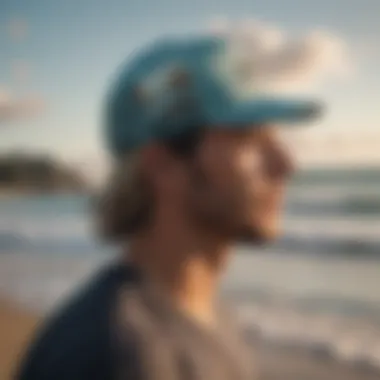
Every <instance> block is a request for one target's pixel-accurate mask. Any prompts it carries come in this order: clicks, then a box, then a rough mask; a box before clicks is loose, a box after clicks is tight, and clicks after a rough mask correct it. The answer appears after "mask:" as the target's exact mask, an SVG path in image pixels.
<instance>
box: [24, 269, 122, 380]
mask: <svg viewBox="0 0 380 380" xmlns="http://www.w3.org/2000/svg"><path fill="white" fill-rule="evenodd" d="M119 277H120V276H119V275H118V273H117V272H115V270H114V268H106V269H103V270H102V271H100V272H99V273H97V274H96V275H95V276H94V277H93V278H92V279H90V280H89V281H88V282H87V283H86V284H85V285H84V286H83V287H82V288H81V289H80V290H79V291H77V292H76V293H75V294H73V295H72V296H71V297H70V298H69V299H68V300H67V301H66V302H65V303H64V304H63V305H62V306H61V307H60V308H59V309H57V310H55V311H54V312H53V313H52V314H51V315H50V316H49V317H48V318H47V319H46V320H45V321H44V322H43V324H42V325H41V327H40V328H39V329H38V331H37V333H36V335H35V337H34V339H33V341H32V344H31V345H30V347H29V350H28V352H27V355H26V356H25V358H24V361H23V363H22V366H21V370H20V372H19V376H18V377H17V378H18V379H20V380H31V379H35V378H39V379H53V378H54V379H57V380H59V379H69V378H70V379H76V378H79V374H82V375H83V373H84V372H91V371H93V370H95V366H94V364H91V365H90V363H97V364H99V367H100V365H106V361H107V360H108V358H107V355H108V353H107V349H108V347H109V339H110V338H109V320H110V317H111V313H112V309H113V303H114V300H115V296H116V293H117V289H118V287H119V286H120V282H121V281H120V278H119ZM81 378H83V377H81ZM94 378H96V379H98V378H101V377H99V376H95V377H94Z"/></svg>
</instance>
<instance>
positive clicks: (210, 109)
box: [105, 37, 321, 157]
mask: <svg viewBox="0 0 380 380" xmlns="http://www.w3.org/2000/svg"><path fill="white" fill-rule="evenodd" d="M320 111H321V106H320V104H319V103H317V102H315V101H311V100H305V99H290V98H284V97H278V96H273V95H268V94H264V93H262V92H260V91H255V90H252V88H249V89H247V86H246V78H245V77H244V75H242V72H239V70H237V69H236V65H234V64H233V57H232V55H231V53H230V51H229V49H228V43H227V41H226V40H225V39H223V38H219V37H198V38H189V39H184V38H182V39H164V40H161V41H159V42H155V43H154V44H152V45H150V46H148V48H146V49H145V50H143V51H142V52H140V54H138V55H137V56H136V57H135V58H134V59H132V60H131V61H130V62H128V64H127V65H125V66H123V67H122V68H121V72H120V73H118V75H117V78H116V81H115V82H114V84H113V86H112V87H111V91H110V93H109V94H108V97H107V101H106V112H105V128H106V142H107V145H108V148H109V150H110V152H111V154H112V155H113V156H115V157H119V156H121V155H123V154H124V153H127V152H130V151H132V150H135V149H137V148H139V147H141V146H143V145H145V144H147V143H148V142H150V141H156V140H162V139H166V138H171V137H174V136H176V135H181V134H183V133H187V132H189V131H191V129H193V128H199V127H210V128H231V129H236V128H247V127H249V128H253V127H255V126H256V125H262V124H266V123H296V122H302V121H307V120H310V119H312V118H315V117H316V116H317V115H319V114H320Z"/></svg>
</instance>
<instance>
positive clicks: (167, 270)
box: [128, 225, 229, 323]
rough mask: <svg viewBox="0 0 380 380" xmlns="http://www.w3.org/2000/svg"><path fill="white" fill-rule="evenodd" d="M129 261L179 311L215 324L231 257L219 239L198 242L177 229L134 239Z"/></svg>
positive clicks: (160, 230) (147, 233) (155, 231)
mask: <svg viewBox="0 0 380 380" xmlns="http://www.w3.org/2000/svg"><path fill="white" fill-rule="evenodd" d="M128 251H129V254H128V256H129V258H130V260H131V261H132V262H133V263H134V264H135V265H136V266H137V267H138V268H139V269H140V270H141V272H142V273H143V274H144V275H145V276H146V277H147V278H149V280H150V281H152V282H153V283H154V284H155V285H156V286H157V287H158V288H159V289H161V290H162V291H163V292H164V293H165V295H166V296H169V298H170V300H171V301H172V302H173V303H174V304H175V305H176V306H177V307H178V308H180V309H182V310H183V311H185V312H186V313H188V314H190V315H191V316H192V317H193V318H196V319H198V320H200V321H201V322H206V323H212V320H213V319H214V316H213V313H214V309H213V307H214V299H215V295H216V292H217V286H218V282H219V278H220V276H221V274H222V272H223V269H224V267H225V263H226V259H227V257H228V256H229V255H228V252H229V249H228V245H227V244H224V243H223V242H221V241H220V240H219V239H205V238H202V239H201V238H200V237H199V236H198V237H197V238H196V237H195V236H194V235H192V234H189V233H185V232H184V231H183V230H180V229H179V228H178V226H177V228H176V227H174V226H173V225H172V226H171V227H170V228H162V227H161V228H154V229H151V230H150V231H147V232H145V233H144V234H142V235H140V236H137V237H135V238H134V239H132V241H131V244H130V246H129V250H128Z"/></svg>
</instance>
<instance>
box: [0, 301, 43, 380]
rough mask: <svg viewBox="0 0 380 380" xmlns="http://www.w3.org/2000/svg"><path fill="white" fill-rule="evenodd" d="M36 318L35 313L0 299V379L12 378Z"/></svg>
mask: <svg viewBox="0 0 380 380" xmlns="http://www.w3.org/2000/svg"><path fill="white" fill-rule="evenodd" d="M38 320H39V317H38V316H37V315H36V314H35V313H32V312H30V311H27V310H25V309H23V308H22V307H19V306H16V305H15V304H14V303H13V302H11V301H10V300H5V299H0V336H1V339H0V380H9V379H11V378H12V373H13V372H14V370H15V369H16V368H17V363H18V362H19V360H20V356H21V355H22V353H23V352H24V350H25V348H26V346H27V343H28V341H29V340H30V339H31V336H32V333H33V331H34V329H35V328H36V326H37V323H38Z"/></svg>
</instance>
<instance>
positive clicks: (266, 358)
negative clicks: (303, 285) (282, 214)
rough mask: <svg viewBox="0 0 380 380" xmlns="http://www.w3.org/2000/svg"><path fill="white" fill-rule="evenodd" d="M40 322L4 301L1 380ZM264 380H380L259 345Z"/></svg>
mask: <svg viewBox="0 0 380 380" xmlns="http://www.w3.org/2000/svg"><path fill="white" fill-rule="evenodd" d="M39 319H40V318H38V316H36V315H33V314H32V313H30V312H27V311H26V310H23V309H21V308H19V307H16V306H15V305H14V304H12V303H11V302H9V301H6V300H4V299H3V300H1V299H0V337H1V339H0V380H10V379H11V378H12V373H13V372H14V370H15V368H17V363H18V362H19V360H20V355H22V353H23V352H24V350H25V348H26V346H27V342H28V341H29V340H30V338H31V335H32V333H33V331H34V329H35V327H36V325H37V323H38V321H39ZM256 360H257V362H258V363H259V364H260V367H261V376H260V380H380V375H379V374H378V373H374V372H372V371H371V370H370V369H365V368H364V369H363V368H353V367H350V366H349V365H345V364H342V363H338V362H336V361H333V360H332V359H328V358H323V357H320V358H317V357H315V356H314V355H311V354H309V353H307V352H305V351H300V350H299V351H297V350H289V349H284V348H275V347H271V346H268V345H264V344H260V345H257V357H256Z"/></svg>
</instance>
